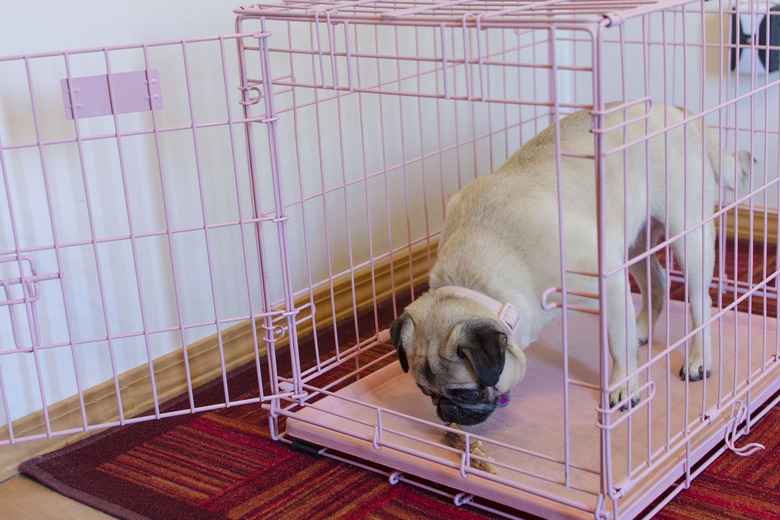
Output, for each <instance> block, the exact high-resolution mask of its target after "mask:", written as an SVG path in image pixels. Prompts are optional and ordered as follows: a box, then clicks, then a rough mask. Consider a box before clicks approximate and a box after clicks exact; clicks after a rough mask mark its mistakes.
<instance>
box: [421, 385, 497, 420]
mask: <svg viewBox="0 0 780 520" xmlns="http://www.w3.org/2000/svg"><path fill="white" fill-rule="evenodd" d="M431 399H432V401H433V404H435V405H436V414H437V415H438V416H439V419H441V420H442V421H444V422H446V423H451V422H454V423H456V424H459V425H461V426H473V425H475V424H480V423H482V422H484V421H486V420H487V418H488V417H490V415H491V414H492V413H493V412H494V411H495V409H496V408H500V407H504V406H506V405H507V404H509V393H508V392H507V393H505V394H503V395H500V396H498V398H496V399H494V400H493V401H490V402H480V403H467V404H463V403H458V402H455V401H453V400H451V399H449V398H447V397H435V398H434V397H432V398H431Z"/></svg>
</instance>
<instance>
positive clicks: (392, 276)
mask: <svg viewBox="0 0 780 520" xmlns="http://www.w3.org/2000/svg"><path fill="white" fill-rule="evenodd" d="M374 49H375V51H376V54H377V55H379V31H374ZM374 63H375V65H376V79H377V84H378V85H382V71H381V66H380V60H379V59H375V60H374ZM383 100H384V98H383V97H382V96H381V95H380V96H379V99H378V100H377V105H378V108H379V123H378V125H377V126H378V127H379V134H380V144H381V146H382V180H383V183H384V192H385V200H384V202H385V222H383V224H384V225H385V226H386V229H387V247H388V251H389V260H390V292H391V294H392V295H393V298H392V302H393V317H398V315H399V314H400V313H399V312H398V304H397V302H396V298H395V296H396V294H397V292H396V290H397V289H396V280H395V254H394V253H395V248H394V247H393V229H392V215H391V212H390V207H391V206H390V186H389V184H388V171H387V148H386V145H385V143H387V140H386V139H385V111H384V108H383V107H384V103H383ZM409 292H410V293H411V298H412V301H414V282H413V281H412V286H411V288H410V291H409Z"/></svg>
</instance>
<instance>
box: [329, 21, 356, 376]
mask: <svg viewBox="0 0 780 520" xmlns="http://www.w3.org/2000/svg"><path fill="white" fill-rule="evenodd" d="M327 19H328V38H329V46H330V52H331V60H332V67H333V78H334V79H333V86H334V88H335V89H336V90H337V92H336V114H337V117H336V120H337V128H338V139H339V160H340V163H341V186H340V187H339V190H340V191H341V195H342V202H343V204H344V230H345V232H346V235H347V244H346V245H347V258H348V260H349V273H350V275H349V276H350V281H351V283H350V291H351V293H352V294H351V296H352V319H353V324H354V333H355V343H356V344H360V332H359V331H358V326H357V321H358V320H357V301H356V300H357V297H356V294H355V274H354V273H355V253H354V249H353V247H352V225H351V222H352V219H351V218H350V211H349V208H350V203H349V198H348V197H347V191H348V183H347V164H346V162H345V156H346V149H345V147H344V140H345V135H344V134H345V132H344V124H343V109H342V106H341V98H342V97H343V96H344V95H345V94H344V93H342V92H340V91H338V86H339V82H338V77H339V76H338V67H337V63H336V55H335V53H336V51H335V46H336V42H335V39H334V38H333V35H332V31H333V26H332V23H331V19H330V12H329V13H328V18H327ZM348 29H349V28H348V27H346V24H345V30H347V31H348ZM347 41H348V40H347ZM346 95H349V94H346ZM333 323H334V329H335V324H336V315H335V308H334V315H333ZM337 348H338V343H337ZM355 362H356V363H357V358H355ZM356 368H357V367H356Z"/></svg>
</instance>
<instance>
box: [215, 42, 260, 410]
mask: <svg viewBox="0 0 780 520" xmlns="http://www.w3.org/2000/svg"><path fill="white" fill-rule="evenodd" d="M242 41H243V37H237V38H236V42H237V43H238V42H242ZM237 50H238V52H239V55H240V54H241V53H242V49H241V47H240V46H239V45H237ZM219 53H220V54H219V55H220V64H221V65H222V82H223V86H224V87H225V112H226V114H227V130H228V135H229V138H230V157H231V161H232V165H233V181H234V182H235V188H236V193H235V195H236V211H237V213H238V222H239V224H238V229H239V232H240V235H241V252H242V255H243V260H244V280H245V283H246V291H247V300H248V301H247V303H248V305H249V321H250V323H251V331H252V344H253V346H254V349H255V372H256V374H257V389H258V392H259V393H260V399H261V400H264V399H265V390H264V389H263V381H262V372H261V369H260V352H259V339H258V336H257V325H256V322H255V319H256V317H257V315H258V313H257V311H256V310H255V302H254V297H253V296H252V278H251V276H250V270H249V266H250V261H249V246H248V244H247V233H246V220H247V219H246V217H245V216H244V210H243V208H242V204H241V182H240V181H241V179H240V177H239V166H238V155H237V151H236V136H235V129H234V125H235V124H236V123H235V120H234V117H233V111H232V110H231V103H230V98H231V95H230V84H229V81H228V70H227V56H226V55H225V38H224V37H222V36H220V38H219ZM242 79H243V78H242ZM243 84H245V83H244V82H243V81H242V85H243ZM252 225H253V226H258V225H261V224H260V223H259V222H255V223H253V224H252Z"/></svg>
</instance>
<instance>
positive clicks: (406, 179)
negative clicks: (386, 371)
mask: <svg viewBox="0 0 780 520" xmlns="http://www.w3.org/2000/svg"><path fill="white" fill-rule="evenodd" d="M393 31H394V34H395V39H394V41H395V54H396V56H400V55H401V49H400V47H399V45H398V42H399V41H400V38H399V33H398V26H397V25H395V26H393ZM395 70H396V81H397V83H398V90H399V91H400V90H401V62H400V60H395ZM398 126H399V128H405V125H404V106H403V99H402V98H401V97H400V96H399V97H398ZM400 137H401V150H400V151H401V171H402V175H403V181H404V210H405V211H404V214H405V215H406V239H407V242H406V243H407V244H409V245H408V246H407V248H406V249H407V261H408V262H409V269H408V271H409V285H410V287H409V292H410V293H411V294H412V295H414V269H412V265H413V264H412V246H411V244H412V223H411V219H410V211H409V171H408V168H407V167H408V164H409V162H408V161H407V157H408V155H407V153H406V139H405V138H404V133H403V132H401V135H400ZM412 298H414V296H412Z"/></svg>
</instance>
